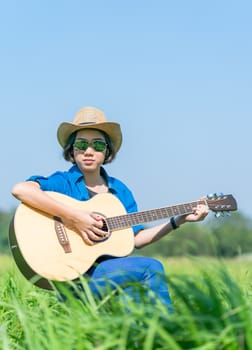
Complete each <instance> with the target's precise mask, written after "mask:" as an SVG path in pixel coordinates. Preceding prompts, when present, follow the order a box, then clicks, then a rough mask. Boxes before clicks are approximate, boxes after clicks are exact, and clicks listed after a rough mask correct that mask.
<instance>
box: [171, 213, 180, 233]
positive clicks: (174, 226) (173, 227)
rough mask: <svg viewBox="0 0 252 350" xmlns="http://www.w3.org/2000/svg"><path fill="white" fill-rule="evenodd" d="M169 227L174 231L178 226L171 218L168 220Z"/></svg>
mask: <svg viewBox="0 0 252 350" xmlns="http://www.w3.org/2000/svg"><path fill="white" fill-rule="evenodd" d="M170 225H171V227H172V229H173V230H176V229H177V228H179V224H178V223H177V221H176V220H175V218H174V217H173V216H172V217H171V218H170Z"/></svg>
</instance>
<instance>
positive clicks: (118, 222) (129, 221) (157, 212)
mask: <svg viewBox="0 0 252 350" xmlns="http://www.w3.org/2000/svg"><path fill="white" fill-rule="evenodd" d="M198 204H206V202H205V201H203V200H202V201H197V202H190V203H184V204H179V205H174V206H170V207H164V208H158V209H152V210H146V211H142V212H136V213H131V214H125V215H119V216H114V217H110V218H107V220H106V221H107V224H108V227H109V230H111V231H116V230H120V229H124V228H128V227H132V226H135V225H139V224H144V223H147V222H152V221H157V220H162V219H167V218H170V217H172V216H177V215H185V214H190V213H192V212H193V210H194V208H195V207H196V206H197V205H198Z"/></svg>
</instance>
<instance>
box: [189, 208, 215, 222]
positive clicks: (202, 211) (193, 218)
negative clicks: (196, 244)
mask: <svg viewBox="0 0 252 350" xmlns="http://www.w3.org/2000/svg"><path fill="white" fill-rule="evenodd" d="M208 213H209V209H208V206H207V205H206V204H198V205H197V207H196V208H195V209H194V212H193V213H192V214H188V215H186V216H185V221H187V222H197V221H202V220H204V219H205V217H206V216H207V215H208Z"/></svg>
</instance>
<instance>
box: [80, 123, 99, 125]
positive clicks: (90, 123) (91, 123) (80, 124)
mask: <svg viewBox="0 0 252 350" xmlns="http://www.w3.org/2000/svg"><path fill="white" fill-rule="evenodd" d="M84 124H96V123H95V122H83V123H79V124H78V125H84Z"/></svg>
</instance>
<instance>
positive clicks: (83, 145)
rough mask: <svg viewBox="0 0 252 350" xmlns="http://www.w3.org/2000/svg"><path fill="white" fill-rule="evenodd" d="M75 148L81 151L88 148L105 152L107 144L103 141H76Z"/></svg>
mask: <svg viewBox="0 0 252 350" xmlns="http://www.w3.org/2000/svg"><path fill="white" fill-rule="evenodd" d="M73 146H74V147H75V148H77V149H79V150H80V151H86V150H87V149H88V147H89V146H90V147H92V148H93V149H94V150H95V151H96V152H103V151H105V149H106V147H107V143H106V142H105V141H103V140H93V141H90V142H89V141H86V140H81V141H75V142H74V144H73Z"/></svg>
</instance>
